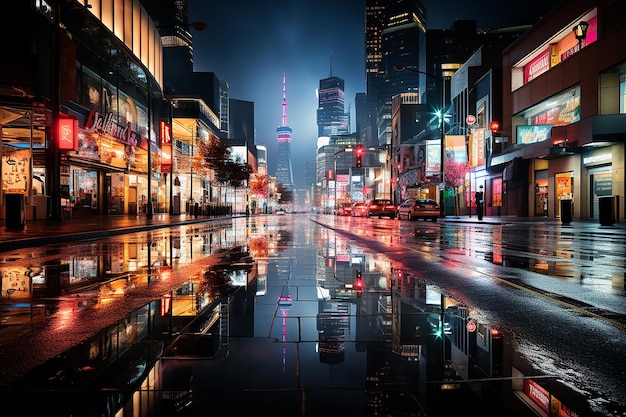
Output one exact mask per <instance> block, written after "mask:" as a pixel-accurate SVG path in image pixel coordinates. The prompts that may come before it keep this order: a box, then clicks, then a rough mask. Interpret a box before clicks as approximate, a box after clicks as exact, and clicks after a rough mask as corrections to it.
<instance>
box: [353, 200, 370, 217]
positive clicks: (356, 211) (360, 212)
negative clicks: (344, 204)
mask: <svg viewBox="0 0 626 417" xmlns="http://www.w3.org/2000/svg"><path fill="white" fill-rule="evenodd" d="M352 216H353V217H365V216H367V204H365V203H354V205H352Z"/></svg>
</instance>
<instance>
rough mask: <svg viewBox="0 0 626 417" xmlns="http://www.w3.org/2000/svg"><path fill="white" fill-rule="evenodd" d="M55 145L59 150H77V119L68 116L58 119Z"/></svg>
mask: <svg viewBox="0 0 626 417" xmlns="http://www.w3.org/2000/svg"><path fill="white" fill-rule="evenodd" d="M57 145H58V147H59V150H61V151H75V150H78V120H76V119H72V118H69V117H66V118H60V119H59V130H58V132H57Z"/></svg>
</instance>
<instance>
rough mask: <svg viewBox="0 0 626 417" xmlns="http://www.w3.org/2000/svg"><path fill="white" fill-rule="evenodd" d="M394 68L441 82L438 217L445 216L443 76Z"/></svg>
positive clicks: (444, 94) (444, 103)
mask: <svg viewBox="0 0 626 417" xmlns="http://www.w3.org/2000/svg"><path fill="white" fill-rule="evenodd" d="M394 68H395V69H396V71H404V70H407V71H411V72H417V73H419V74H423V75H425V76H426V77H430V78H432V79H434V80H437V81H438V82H439V83H441V108H440V109H439V110H438V111H437V112H436V114H437V117H438V118H439V127H440V132H441V145H440V153H439V158H440V164H439V179H440V181H441V184H440V187H439V217H445V207H444V190H445V180H444V178H443V160H444V158H445V140H446V139H445V138H446V134H445V127H444V117H445V113H446V112H445V109H444V108H445V105H446V89H445V80H444V78H443V77H439V76H437V75H434V74H429V73H427V72H424V71H420V70H418V69H415V68H413V67H407V66H405V65H402V64H396V65H395V67H394Z"/></svg>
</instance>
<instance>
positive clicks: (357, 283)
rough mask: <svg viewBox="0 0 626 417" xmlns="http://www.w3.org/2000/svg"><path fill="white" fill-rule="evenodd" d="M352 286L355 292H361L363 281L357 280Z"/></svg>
mask: <svg viewBox="0 0 626 417" xmlns="http://www.w3.org/2000/svg"><path fill="white" fill-rule="evenodd" d="M354 286H355V287H356V290H357V291H359V290H362V289H363V279H361V278H357V279H356V282H355V283H354Z"/></svg>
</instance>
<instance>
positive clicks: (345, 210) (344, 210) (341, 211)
mask: <svg viewBox="0 0 626 417" xmlns="http://www.w3.org/2000/svg"><path fill="white" fill-rule="evenodd" d="M351 215H352V205H351V204H344V205H342V206H339V208H338V209H337V216H351Z"/></svg>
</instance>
